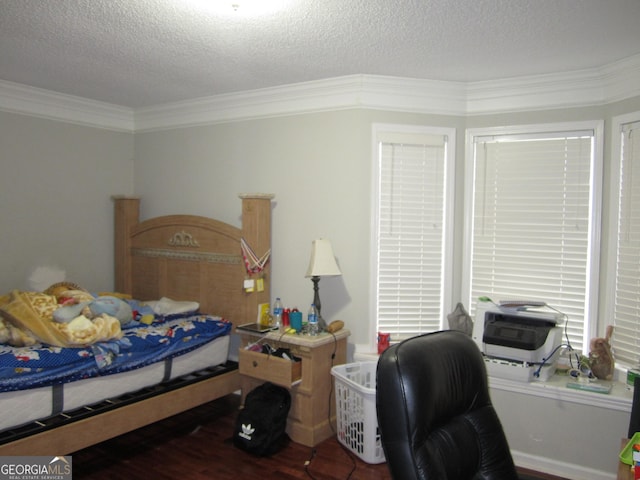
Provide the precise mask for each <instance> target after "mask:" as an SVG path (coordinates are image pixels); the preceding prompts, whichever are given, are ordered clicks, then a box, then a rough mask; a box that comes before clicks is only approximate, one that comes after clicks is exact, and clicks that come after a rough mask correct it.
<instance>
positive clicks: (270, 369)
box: [238, 348, 302, 387]
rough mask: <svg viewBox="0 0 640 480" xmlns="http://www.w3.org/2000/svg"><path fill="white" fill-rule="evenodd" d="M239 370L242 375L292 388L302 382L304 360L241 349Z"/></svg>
mask: <svg viewBox="0 0 640 480" xmlns="http://www.w3.org/2000/svg"><path fill="white" fill-rule="evenodd" d="M238 370H239V372H240V374H241V375H247V376H248V377H253V378H257V379H259V380H264V381H265V382H271V383H275V384H276V385H282V386H283V387H290V386H291V385H295V384H296V383H299V382H300V381H301V380H302V360H300V359H298V360H297V361H291V360H287V359H284V358H280V357H275V356H273V355H267V354H265V353H260V352H252V351H250V350H245V349H243V348H241V349H240V352H239V362H238Z"/></svg>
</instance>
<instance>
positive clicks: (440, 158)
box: [376, 133, 447, 340]
mask: <svg viewBox="0 0 640 480" xmlns="http://www.w3.org/2000/svg"><path fill="white" fill-rule="evenodd" d="M379 138H380V139H381V140H380V141H379V143H378V144H377V146H378V162H379V174H378V178H379V184H378V207H377V209H378V211H377V218H378V222H377V232H376V233H377V295H376V302H377V305H376V311H377V328H378V331H383V332H389V333H391V338H392V339H393V340H400V339H402V338H407V337H410V336H414V335H417V334H420V333H424V332H430V331H435V330H439V329H440V328H441V318H442V309H443V268H444V258H445V255H444V247H443V245H444V244H443V242H444V236H445V231H446V229H445V226H444V225H445V178H446V170H447V169H446V158H447V152H446V150H447V136H446V135H428V134H407V133H395V134H387V135H381V136H379Z"/></svg>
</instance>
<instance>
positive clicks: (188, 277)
mask: <svg viewBox="0 0 640 480" xmlns="http://www.w3.org/2000/svg"><path fill="white" fill-rule="evenodd" d="M240 198H241V199H242V227H241V228H237V227H234V226H232V225H229V224H227V223H224V222H221V221H218V220H214V219H211V218H207V217H202V216H196V215H168V216H163V217H156V218H151V219H149V220H145V221H142V222H140V220H139V212H140V199H139V198H132V197H114V202H115V289H116V291H118V292H122V293H128V294H130V295H132V296H133V298H136V299H139V300H156V299H159V298H161V297H168V298H171V299H173V300H191V301H197V302H199V303H200V310H201V311H202V312H204V313H209V314H213V315H220V316H223V317H224V318H226V319H227V320H229V321H231V322H232V323H233V324H234V325H236V326H237V325H241V324H243V323H248V322H252V321H255V320H256V318H257V311H258V304H260V303H268V302H269V298H270V297H269V291H270V281H269V280H270V279H269V274H270V266H271V264H270V262H269V263H268V264H267V265H266V267H265V269H264V270H263V271H262V273H261V274H260V275H259V276H260V277H261V278H263V282H264V288H263V289H262V290H261V291H259V289H257V288H256V289H254V291H253V292H247V291H245V288H244V280H245V279H246V278H248V275H247V271H246V267H245V263H244V260H243V255H242V250H241V239H244V240H245V241H246V243H247V244H248V245H249V246H250V247H251V249H252V250H253V251H254V252H255V253H256V254H257V255H258V256H262V255H263V254H264V253H265V252H267V251H270V249H271V200H272V198H273V195H268V194H244V195H240ZM253 278H256V277H253Z"/></svg>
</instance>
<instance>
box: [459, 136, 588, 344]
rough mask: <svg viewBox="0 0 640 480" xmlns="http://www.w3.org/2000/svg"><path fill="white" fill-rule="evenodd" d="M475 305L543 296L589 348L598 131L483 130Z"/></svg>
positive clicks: (477, 156)
mask: <svg viewBox="0 0 640 480" xmlns="http://www.w3.org/2000/svg"><path fill="white" fill-rule="evenodd" d="M473 155H474V170H475V176H474V185H473V208H472V215H473V226H472V233H471V241H472V248H471V267H470V271H471V276H470V288H469V292H470V299H469V301H470V304H471V305H472V312H473V310H475V301H476V300H477V298H478V297H480V296H484V295H486V296H489V297H491V298H492V299H493V300H494V301H498V300H506V299H516V298H517V299H531V300H542V301H545V302H547V304H549V305H551V306H553V307H554V308H556V309H558V310H560V311H562V312H563V313H565V314H567V315H568V319H569V320H568V324H567V333H568V336H569V338H570V341H571V343H572V345H573V347H574V348H576V349H582V348H583V347H584V336H585V317H586V311H587V301H586V299H587V298H588V290H589V262H590V248H589V246H590V232H591V230H590V228H591V225H590V221H591V215H590V201H591V176H592V171H591V170H592V159H593V158H594V132H593V131H580V132H552V133H540V134H522V135H517V136H516V135H511V136H509V135H498V136H491V137H476V138H475V143H474V153H473Z"/></svg>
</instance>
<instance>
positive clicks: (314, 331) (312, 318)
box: [307, 303, 319, 335]
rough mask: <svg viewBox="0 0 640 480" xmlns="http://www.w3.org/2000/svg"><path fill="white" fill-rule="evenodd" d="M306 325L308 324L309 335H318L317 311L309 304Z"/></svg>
mask: <svg viewBox="0 0 640 480" xmlns="http://www.w3.org/2000/svg"><path fill="white" fill-rule="evenodd" d="M307 323H308V324H309V335H318V333H319V331H318V310H317V309H316V306H315V304H313V303H312V304H311V307H309V314H308V315H307Z"/></svg>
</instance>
